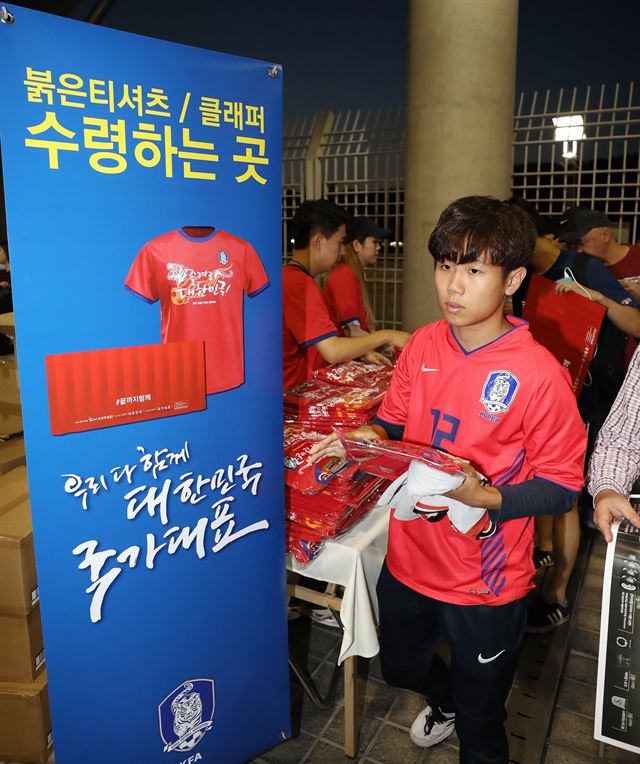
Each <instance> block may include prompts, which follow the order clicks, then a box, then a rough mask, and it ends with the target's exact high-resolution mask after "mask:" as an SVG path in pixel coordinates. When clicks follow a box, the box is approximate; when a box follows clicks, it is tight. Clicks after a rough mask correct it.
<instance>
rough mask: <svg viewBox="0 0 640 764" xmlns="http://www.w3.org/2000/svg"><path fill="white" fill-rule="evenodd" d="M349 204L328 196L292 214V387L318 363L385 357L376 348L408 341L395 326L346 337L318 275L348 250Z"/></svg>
mask: <svg viewBox="0 0 640 764" xmlns="http://www.w3.org/2000/svg"><path fill="white" fill-rule="evenodd" d="M349 220H350V215H349V214H348V213H347V212H346V210H344V209H342V207H339V206H338V205H337V204H334V203H333V202H330V201H329V200H327V199H315V200H308V201H306V202H303V203H302V204H301V205H300V207H298V209H297V210H296V212H295V214H294V216H293V218H292V220H291V234H292V236H293V239H294V242H295V243H294V252H293V257H292V258H291V260H290V261H289V263H288V264H287V265H285V266H284V268H283V271H282V356H283V384H284V389H285V390H286V389H288V388H290V387H293V386H294V385H297V384H298V383H300V382H306V381H307V380H308V379H310V378H311V376H312V374H313V371H314V370H315V369H318V368H321V367H322V366H326V365H327V364H332V363H338V362H340V361H349V360H351V359H352V358H358V357H360V356H363V357H364V358H366V359H367V360H368V361H373V362H375V363H381V362H382V361H381V359H382V356H381V355H380V354H379V353H373V354H372V351H375V349H376V348H379V347H383V346H386V345H392V346H395V347H398V348H401V347H403V345H404V344H405V343H406V341H407V340H408V339H409V335H408V334H407V333H406V332H401V331H396V330H394V329H385V330H383V331H377V332H372V333H371V334H366V335H364V336H362V337H340V336H338V335H339V332H338V328H337V326H336V324H335V323H334V322H333V321H332V320H331V317H330V315H329V311H328V309H327V306H326V303H325V301H324V300H323V298H322V293H321V292H320V287H319V286H318V285H317V283H316V281H315V278H316V276H319V275H320V274H322V273H326V272H327V271H328V270H330V269H331V268H332V267H333V266H334V265H335V264H336V262H337V261H338V257H339V256H340V255H341V254H342V250H343V244H344V239H345V236H346V231H347V223H348V222H349Z"/></svg>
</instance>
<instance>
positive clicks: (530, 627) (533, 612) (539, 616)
mask: <svg viewBox="0 0 640 764" xmlns="http://www.w3.org/2000/svg"><path fill="white" fill-rule="evenodd" d="M570 615H571V610H570V609H569V607H568V606H566V607H565V605H561V604H560V603H559V602H554V603H552V604H549V603H548V602H545V601H544V600H542V599H540V600H538V601H537V602H536V603H535V604H534V605H533V607H530V608H529V610H528V611H527V626H526V628H525V631H526V632H527V634H546V633H547V632H548V631H553V629H555V628H557V627H558V626H561V625H562V624H563V623H566V622H567V621H568V620H569V616H570Z"/></svg>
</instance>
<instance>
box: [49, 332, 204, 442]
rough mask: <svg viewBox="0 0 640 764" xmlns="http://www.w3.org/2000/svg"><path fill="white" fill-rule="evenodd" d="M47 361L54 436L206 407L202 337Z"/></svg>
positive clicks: (64, 356) (55, 356)
mask: <svg viewBox="0 0 640 764" xmlns="http://www.w3.org/2000/svg"><path fill="white" fill-rule="evenodd" d="M45 361H46V367H47V385H48V393H49V417H50V420H51V432H52V434H53V435H64V434H66V433H70V432H83V431H85V430H96V429H98V428H100V427H114V426H116V425H120V424H129V423H131V422H141V421H144V420H146V419H158V418H160V417H166V416H173V415H175V414H186V413H188V412H190V411H201V410H202V409H204V408H206V391H205V376H204V343H203V342H202V341H190V342H170V343H167V344H166V345H139V346H136V347H125V348H112V349H109V350H88V351H85V352H79V353H60V354H58V355H48V356H46V357H45Z"/></svg>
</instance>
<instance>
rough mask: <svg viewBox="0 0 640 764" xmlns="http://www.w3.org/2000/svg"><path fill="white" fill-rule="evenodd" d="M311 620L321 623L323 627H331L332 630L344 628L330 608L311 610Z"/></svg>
mask: <svg viewBox="0 0 640 764" xmlns="http://www.w3.org/2000/svg"><path fill="white" fill-rule="evenodd" d="M311 620H312V621H315V622H316V623H321V624H322V625H323V626H331V628H332V629H341V628H342V626H340V624H339V623H338V621H337V620H336V617H335V616H334V614H333V613H332V612H331V611H330V610H329V608H328V607H324V608H311Z"/></svg>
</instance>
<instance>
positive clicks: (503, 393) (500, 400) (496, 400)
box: [480, 369, 520, 414]
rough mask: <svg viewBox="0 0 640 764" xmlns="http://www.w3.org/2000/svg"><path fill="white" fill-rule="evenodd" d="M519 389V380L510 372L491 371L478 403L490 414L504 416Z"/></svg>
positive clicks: (502, 370)
mask: <svg viewBox="0 0 640 764" xmlns="http://www.w3.org/2000/svg"><path fill="white" fill-rule="evenodd" d="M519 387H520V382H519V380H518V379H517V377H514V375H513V374H512V373H511V372H510V371H505V370H504V369H501V370H499V371H492V372H490V373H489V376H488V377H487V380H486V382H485V383H484V387H483V388H482V395H481V397H480V403H482V405H483V406H484V407H485V409H486V410H487V411H488V412H489V413H490V414H504V413H505V411H509V407H510V406H511V404H512V403H513V399H514V398H515V397H516V393H517V392H518V388H519Z"/></svg>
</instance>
